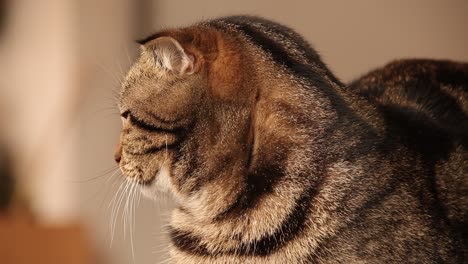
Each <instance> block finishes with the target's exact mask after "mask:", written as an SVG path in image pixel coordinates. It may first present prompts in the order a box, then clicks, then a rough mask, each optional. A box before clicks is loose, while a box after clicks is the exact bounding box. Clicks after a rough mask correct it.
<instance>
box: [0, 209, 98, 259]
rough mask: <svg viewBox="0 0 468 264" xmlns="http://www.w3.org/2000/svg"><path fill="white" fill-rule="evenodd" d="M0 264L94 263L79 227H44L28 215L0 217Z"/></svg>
mask: <svg viewBox="0 0 468 264" xmlns="http://www.w3.org/2000/svg"><path fill="white" fill-rule="evenodd" d="M0 263H2V264H30V263H35V264H42V263H44V264H46V263H47V264H56V263H57V264H59V263H60V264H64V263H67V264H94V263H96V261H95V259H94V257H93V254H92V251H91V248H90V246H89V244H88V241H87V237H86V235H85V232H84V230H83V228H82V227H81V226H80V225H78V224H71V225H66V226H41V225H38V224H37V223H35V222H34V220H33V218H32V217H31V216H30V215H28V214H27V213H25V212H14V213H13V214H8V215H0Z"/></svg>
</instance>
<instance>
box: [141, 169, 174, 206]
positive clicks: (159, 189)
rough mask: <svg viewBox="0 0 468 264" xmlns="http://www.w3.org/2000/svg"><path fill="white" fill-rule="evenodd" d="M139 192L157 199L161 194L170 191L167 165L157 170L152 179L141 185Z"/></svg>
mask: <svg viewBox="0 0 468 264" xmlns="http://www.w3.org/2000/svg"><path fill="white" fill-rule="evenodd" d="M141 192H142V193H143V195H144V196H146V197H148V198H150V199H157V198H158V197H159V196H160V195H161V194H163V193H164V194H167V193H170V192H171V175H170V170H169V167H168V166H167V165H164V166H162V167H161V169H159V171H158V172H157V174H156V176H155V178H154V180H153V181H152V182H151V183H150V184H147V185H142V187H141Z"/></svg>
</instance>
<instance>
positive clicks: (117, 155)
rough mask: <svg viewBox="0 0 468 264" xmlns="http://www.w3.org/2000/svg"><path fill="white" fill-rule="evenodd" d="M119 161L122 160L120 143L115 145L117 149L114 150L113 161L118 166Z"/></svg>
mask: <svg viewBox="0 0 468 264" xmlns="http://www.w3.org/2000/svg"><path fill="white" fill-rule="evenodd" d="M121 159H122V146H121V145H120V142H119V144H117V147H116V148H115V152H114V160H115V162H117V164H119V163H120V160H121Z"/></svg>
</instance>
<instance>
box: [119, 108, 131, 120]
mask: <svg viewBox="0 0 468 264" xmlns="http://www.w3.org/2000/svg"><path fill="white" fill-rule="evenodd" d="M129 115H130V111H128V110H127V111H124V112H123V113H121V114H120V116H121V117H122V118H124V119H127V118H128V116H129Z"/></svg>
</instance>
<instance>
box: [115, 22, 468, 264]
mask: <svg viewBox="0 0 468 264" xmlns="http://www.w3.org/2000/svg"><path fill="white" fill-rule="evenodd" d="M162 39H164V42H163V41H161V40H162ZM167 40H171V41H175V42H174V43H176V44H175V45H173V46H169V48H168V47H167V46H165V47H162V46H164V45H172V44H171V41H167ZM140 43H141V44H142V53H141V56H140V59H139V60H138V61H137V62H136V63H135V65H134V66H133V67H132V69H131V70H130V72H129V73H128V75H127V77H126V80H125V82H124V84H123V87H122V92H121V99H120V109H121V111H122V113H123V117H124V119H125V120H126V121H125V122H124V128H123V130H122V135H121V140H120V143H121V146H122V147H119V149H118V150H117V157H118V158H117V160H118V161H119V163H120V167H121V168H122V171H123V172H124V174H125V175H126V176H127V177H129V178H130V179H133V180H136V181H138V182H140V183H141V184H142V188H143V189H144V190H145V193H148V194H149V195H150V196H153V195H156V194H155V193H156V192H157V191H158V190H162V191H164V190H165V191H167V192H169V193H171V194H172V195H173V196H174V197H175V199H176V200H177V201H178V202H179V204H180V205H179V207H178V208H177V209H175V210H174V212H173V215H172V220H171V227H170V230H169V231H170V232H169V233H170V236H171V241H172V243H171V249H170V253H171V258H172V262H173V263H352V262H366V263H391V262H424V263H435V262H447V263H462V262H463V261H464V254H466V253H465V252H464V249H466V233H463V232H466V231H463V232H462V231H461V230H466V228H467V224H466V217H465V215H466V211H467V210H468V209H467V204H466V199H467V198H466V197H467V193H466V190H467V187H466V181H467V180H466V169H467V168H466V167H467V165H466V164H467V162H466V160H467V154H466V135H467V134H466V133H464V131H465V130H463V129H464V125H466V104H467V100H466V89H467V88H466V87H467V85H468V81H467V77H468V73H467V71H466V65H462V64H456V65H457V66H456V67H458V68H459V71H456V70H455V69H449V70H448V72H446V73H445V74H449V75H450V74H451V73H455V72H457V74H459V75H457V78H458V79H459V80H460V82H459V83H457V84H456V85H455V84H453V85H452V84H447V85H445V84H440V85H439V84H438V83H437V82H436V81H434V82H433V83H432V84H433V85H434V87H440V90H439V91H438V92H443V91H445V92H444V93H445V94H447V96H449V97H452V98H456V99H453V100H455V101H456V102H457V103H458V105H460V109H462V110H460V111H458V110H453V109H455V108H453V107H455V106H453V105H452V106H447V109H445V108H444V109H442V108H440V109H439V108H437V109H439V110H440V111H441V112H440V113H439V112H437V114H435V115H431V114H428V115H425V116H424V117H422V116H421V115H420V114H421V113H423V111H422V110H421V109H424V111H429V112H430V111H432V110H434V109H433V108H431V105H430V104H429V105H425V106H424V107H425V108H418V109H419V110H421V111H419V110H418V111H419V112H417V111H416V112H417V113H416V114H415V115H395V113H394V112H392V111H390V110H388V107H387V105H386V102H391V103H392V104H396V105H398V104H400V106H405V107H406V106H408V107H414V104H408V105H406V103H405V102H403V101H399V100H400V97H401V96H400V95H399V94H395V95H394V96H395V100H396V101H395V102H393V101H391V100H392V99H391V98H393V97H392V95H391V94H392V91H393V90H392V89H394V88H393V86H394V84H395V82H394V81H392V80H400V81H401V86H399V87H401V89H403V90H405V89H406V90H405V91H409V90H410V89H411V87H413V85H414V83H419V80H420V81H421V82H425V81H426V79H425V78H426V77H425V76H422V75H415V76H413V77H404V76H406V75H402V73H400V72H399V71H395V72H392V73H390V74H389V76H386V77H382V78H385V79H384V81H381V82H376V81H375V78H380V77H379V76H385V71H386V70H385V69H384V70H383V71H384V72H383V73H382V72H381V71H378V72H375V73H371V74H370V75H369V76H365V77H363V78H362V79H360V80H357V81H356V82H354V83H353V84H352V85H350V86H349V87H347V88H345V85H344V84H342V83H341V82H340V81H339V80H338V79H337V78H336V77H335V76H334V75H333V74H332V73H331V72H330V71H329V69H328V68H327V67H326V65H325V64H324V63H323V62H322V61H321V60H320V57H319V55H318V54H317V52H315V51H314V50H313V48H312V47H311V46H310V45H309V44H308V43H307V42H306V41H305V40H304V39H303V38H302V37H301V36H299V35H298V34H297V33H295V32H294V31H293V30H291V29H289V28H287V27H285V26H282V25H280V24H277V23H274V22H271V21H268V20H265V19H261V18H257V17H243V16H236V17H226V18H220V19H216V20H211V21H207V22H202V23H199V24H196V25H194V26H191V27H188V28H182V29H175V30H166V31H162V32H159V33H157V34H155V35H152V36H150V37H148V38H146V39H144V40H142V41H141V42H140ZM180 47H181V48H182V49H180ZM164 52H173V53H172V54H169V55H167V54H166V55H165V54H164ZM168 58H169V59H168ZM170 58H173V59H170ZM171 60H174V61H171ZM158 62H159V63H158ZM181 62H183V63H181ZM403 64H404V62H403ZM413 64H414V66H412V65H413ZM180 65H183V67H182V66H180ZM418 65H420V63H418V62H414V63H411V62H409V63H408V66H407V67H408V68H407V70H406V71H405V74H409V75H411V74H412V71H411V69H412V68H414V67H418ZM450 65H451V64H450V63H449V66H450ZM433 67H434V68H437V67H439V63H438V62H434V66H433ZM441 67H442V66H441ZM454 67H455V66H454ZM458 68H457V69H458ZM174 69H176V70H174ZM181 69H183V70H181ZM186 69H190V71H189V72H187V71H186ZM402 78H403V79H402ZM405 78H406V79H405ZM408 78H410V79H411V80H412V81H413V82H410V81H407V79H408ZM449 79H451V77H449ZM369 80H370V81H369ZM441 83H442V82H441ZM372 85H374V86H372ZM406 86H407V87H406ZM405 87H406V88H405ZM374 88H375V89H387V91H388V92H387V93H386V95H388V98H390V99H382V100H381V101H379V100H377V99H376V98H377V97H378V96H377V97H372V96H371V95H374V94H376V93H374V92H373V91H374V90H373V89H374ZM442 90H443V91H442ZM379 92H380V93H379V94H378V95H379V96H381V95H382V92H381V91H379ZM415 92H419V91H415ZM409 93H412V92H411V91H409ZM384 94H385V93H384ZM380 98H383V97H380ZM434 100H435V99H434ZM457 100H458V101H457ZM416 108H417V107H416ZM437 109H436V110H437ZM408 111H410V110H408ZM443 111H449V112H448V114H447V112H443ZM457 111H458V112H457ZM424 113H425V112H424ZM447 115H449V116H450V117H448V118H446V116H447ZM421 120H422V121H421ZM434 120H435V121H434ZM419 121H421V122H419ZM433 121H434V122H435V123H440V124H443V125H446V127H448V128H447V129H446V130H444V133H445V134H443V135H441V134H439V133H438V132H437V133H436V132H434V135H433V134H432V131H434V130H433V129H434V127H435V126H436V125H434V123H433ZM444 122H445V123H444ZM408 123H410V124H411V125H408ZM453 123H461V125H460V129H457V128H450V127H451V126H452V124H453ZM413 124H414V125H413ZM408 131H409V132H411V134H406V132H408ZM427 131H429V132H427ZM437 131H438V130H437ZM458 132H460V133H458ZM418 135H420V137H418ZM432 136H434V137H432ZM438 136H440V137H438ZM414 139H421V141H419V142H416V143H415V142H413V140H414ZM436 139H437V140H439V139H443V140H450V143H446V144H445V143H440V144H438V143H437V144H434V142H433V140H436ZM424 140H428V141H427V142H426V141H424ZM428 145H430V146H429V147H427V146H428ZM439 145H440V146H441V147H440V148H439ZM432 146H433V147H432ZM442 152H443V153H442ZM439 153H442V154H439ZM161 171H162V172H161ZM161 175H163V176H161ZM455 184H456V186H454V185H455ZM452 188H453V189H452ZM153 198H154V197H153Z"/></svg>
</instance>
